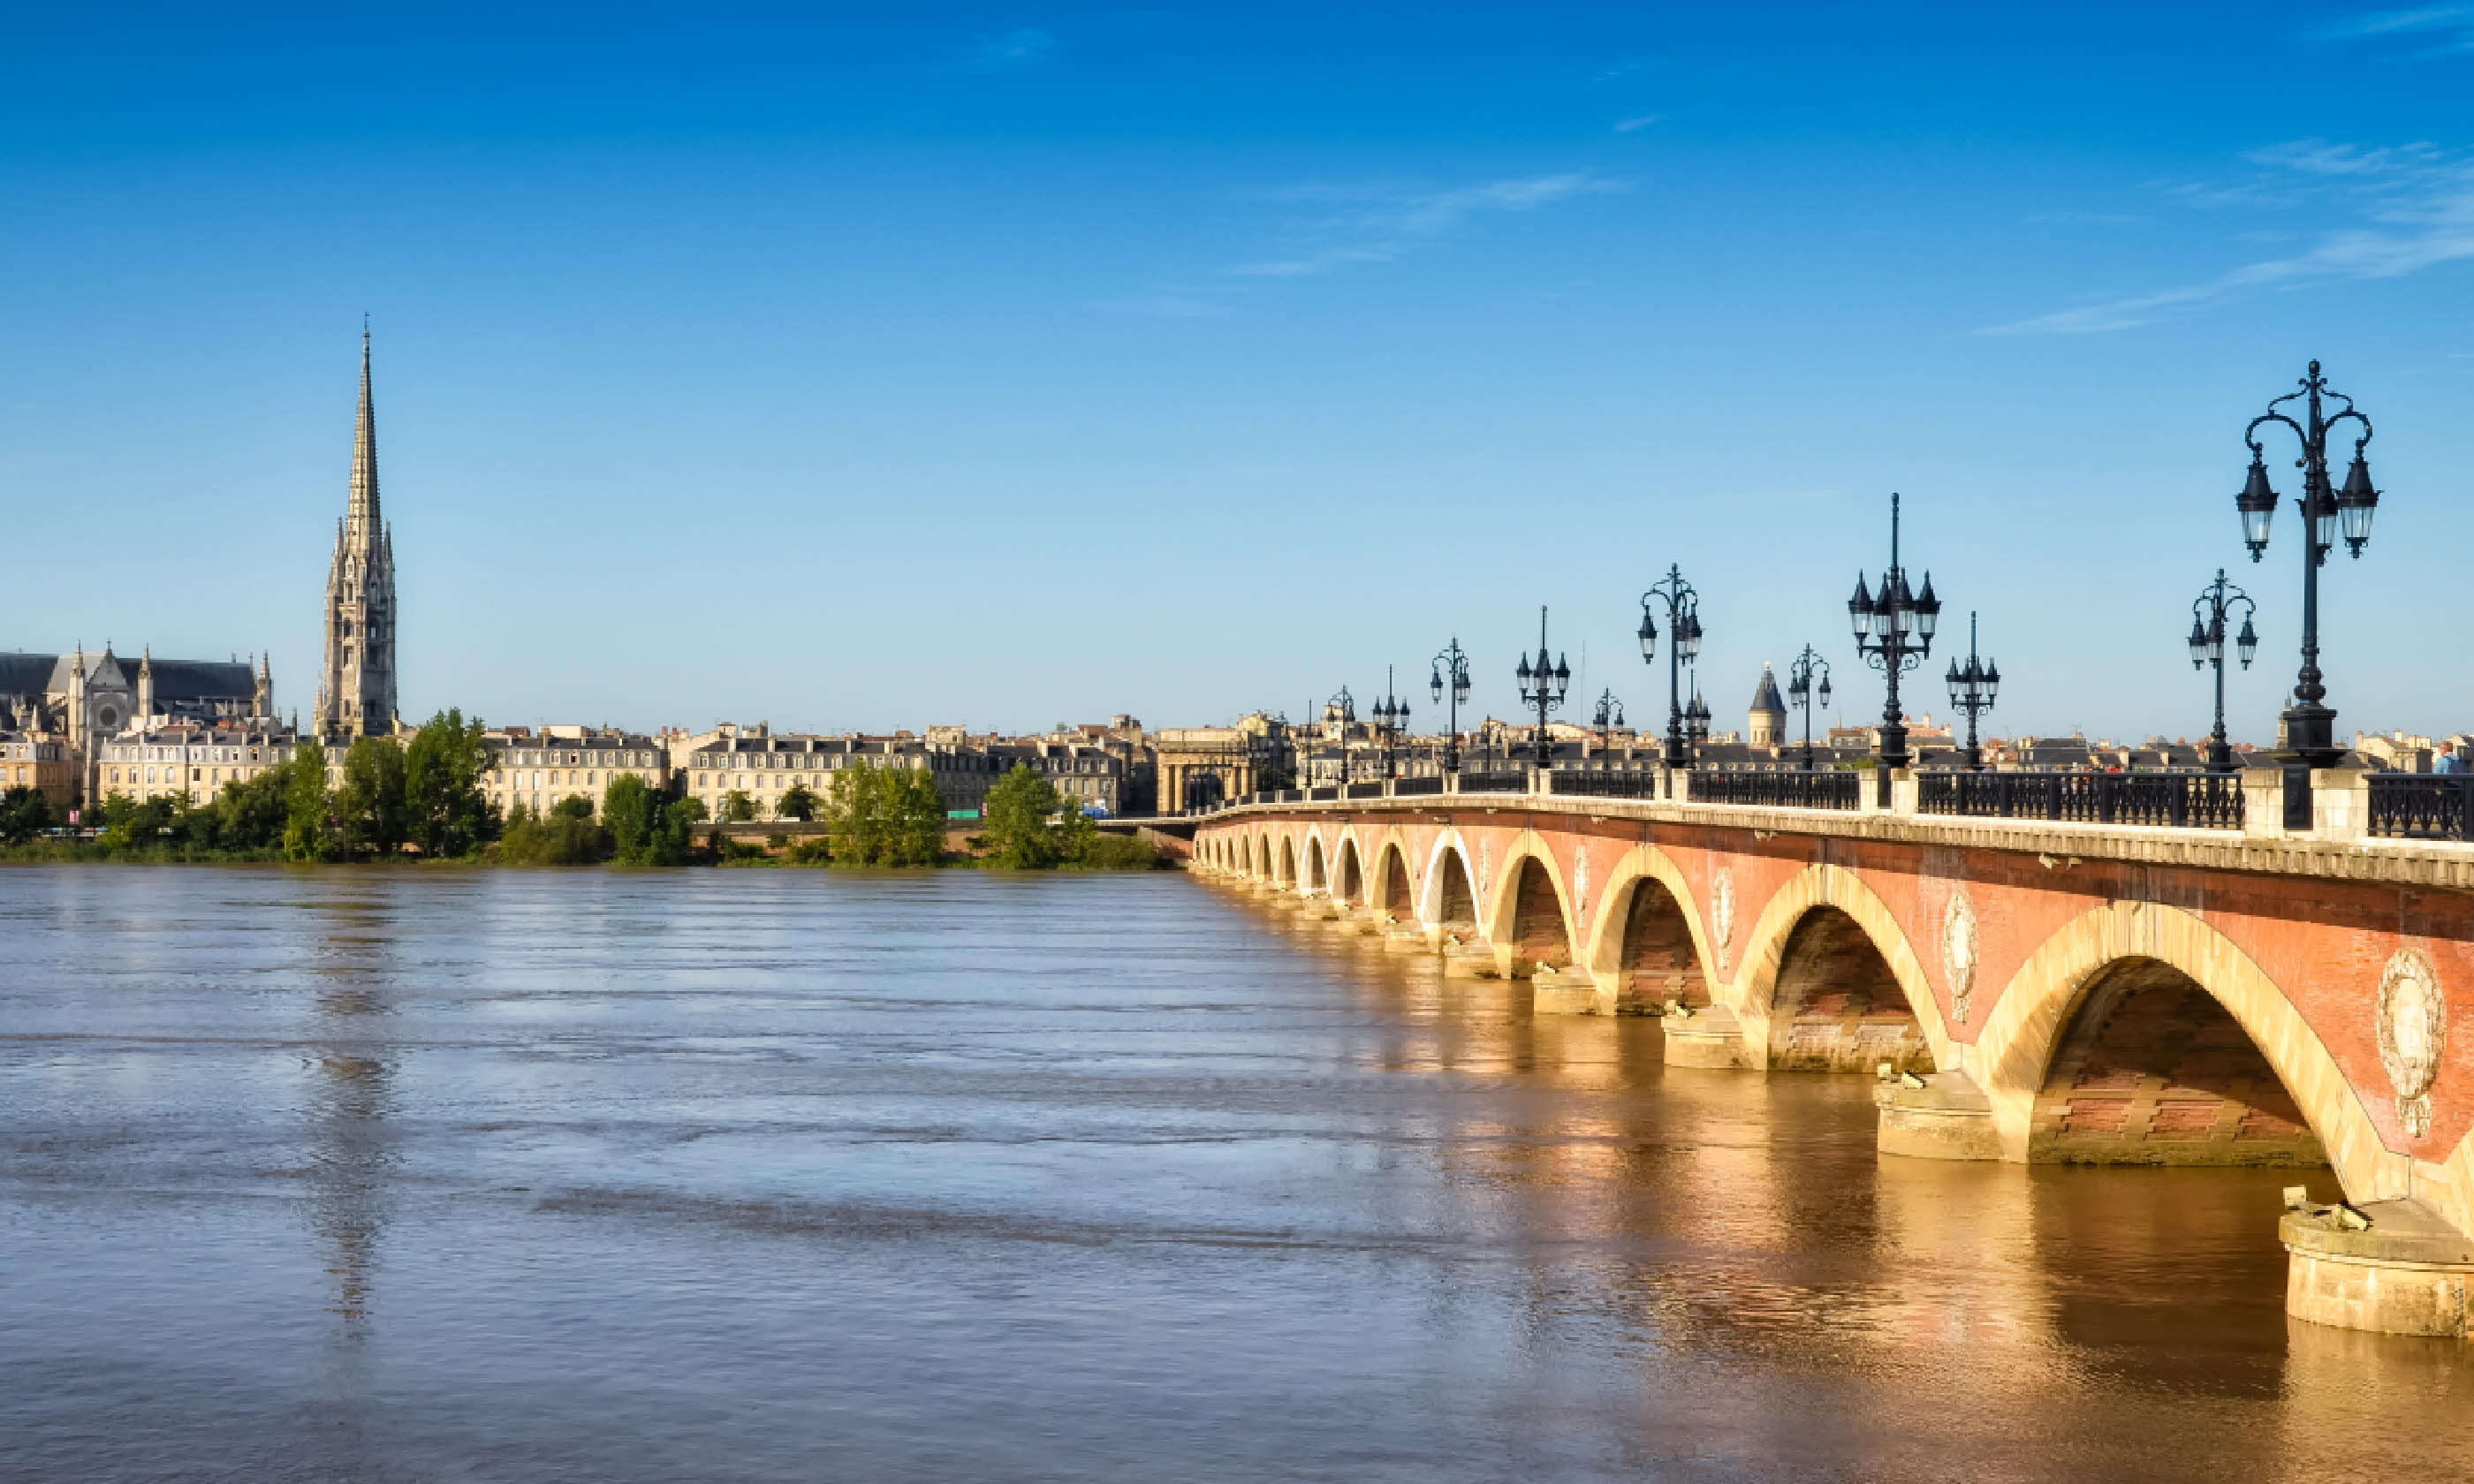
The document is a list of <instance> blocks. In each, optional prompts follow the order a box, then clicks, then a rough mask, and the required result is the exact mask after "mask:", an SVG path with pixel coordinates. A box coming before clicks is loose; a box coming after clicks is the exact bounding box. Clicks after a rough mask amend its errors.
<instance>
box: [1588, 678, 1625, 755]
mask: <svg viewBox="0 0 2474 1484" xmlns="http://www.w3.org/2000/svg"><path fill="white" fill-rule="evenodd" d="M1623 724H1624V714H1623V703H1622V702H1621V701H1619V700H1617V699H1615V693H1614V692H1613V691H1612V690H1602V691H1600V692H1598V711H1597V715H1595V716H1594V717H1592V718H1591V719H1590V721H1589V725H1590V726H1592V727H1595V728H1597V729H1598V751H1599V752H1601V753H1603V752H1605V751H1606V750H1607V749H1608V748H1609V747H1611V746H1613V742H1612V741H1611V740H1610V737H1611V735H1612V733H1613V731H1614V729H1616V728H1617V727H1620V726H1622V725H1623Z"/></svg>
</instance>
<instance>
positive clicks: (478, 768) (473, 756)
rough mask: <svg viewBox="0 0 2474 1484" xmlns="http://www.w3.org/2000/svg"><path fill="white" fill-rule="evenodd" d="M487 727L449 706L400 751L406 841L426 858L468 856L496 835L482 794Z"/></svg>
mask: <svg viewBox="0 0 2474 1484" xmlns="http://www.w3.org/2000/svg"><path fill="white" fill-rule="evenodd" d="M486 731H487V728H486V727H485V726H484V724H483V723H482V721H481V718H479V717H477V716H475V717H473V719H472V720H471V721H469V722H468V721H466V720H465V719H464V713H463V711H462V710H460V709H456V708H449V709H448V710H444V711H441V712H439V713H437V714H436V715H434V716H432V717H430V718H429V720H428V721H427V722H426V723H425V724H424V725H423V727H422V729H421V730H420V731H419V732H418V733H417V734H415V735H414V737H413V739H412V745H411V746H410V747H408V748H406V749H404V756H403V796H404V798H403V807H404V830H405V834H406V836H407V838H409V839H411V840H412V841H414V842H415V843H416V844H418V845H419V846H420V847H421V851H422V853H423V854H424V855H427V856H432V857H441V858H444V857H451V856H457V855H470V854H472V853H473V851H474V850H479V849H480V848H481V845H482V843H483V842H484V841H486V840H488V839H489V838H490V837H491V836H492V835H494V834H496V833H497V825H498V820H497V809H496V808H495V807H494V806H493V805H492V804H491V802H490V801H489V797H488V796H487V795H486V794H484V793H482V791H481V778H482V776H483V775H484V774H486V773H487V772H488V771H489V766H490V753H489V744H488V741H487V739H486V736H485V732H486Z"/></svg>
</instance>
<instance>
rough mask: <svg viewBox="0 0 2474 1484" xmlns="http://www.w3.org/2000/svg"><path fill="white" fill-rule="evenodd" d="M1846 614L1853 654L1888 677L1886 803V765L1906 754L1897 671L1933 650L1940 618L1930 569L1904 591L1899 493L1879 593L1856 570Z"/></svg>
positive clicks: (1885, 802)
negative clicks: (1917, 586)
mask: <svg viewBox="0 0 2474 1484" xmlns="http://www.w3.org/2000/svg"><path fill="white" fill-rule="evenodd" d="M1847 618H1848V622H1849V623H1850V624H1852V625H1853V626H1854V628H1855V630H1856V653H1857V654H1858V655H1861V656H1863V657H1864V659H1865V660H1866V662H1868V663H1870V664H1871V665H1872V666H1873V668H1875V669H1877V670H1879V671H1880V672H1881V673H1882V674H1883V675H1884V676H1886V677H1887V678H1888V680H1889V682H1890V683H1889V696H1888V699H1887V700H1886V701H1884V702H1883V703H1882V706H1881V742H1880V746H1879V747H1878V748H1876V749H1874V753H1873V757H1874V767H1875V771H1876V772H1877V773H1878V774H1879V775H1880V781H1879V782H1877V783H1876V784H1875V785H1874V797H1875V798H1876V799H1878V800H1879V801H1880V806H1881V807H1882V808H1885V809H1886V808H1888V807H1889V806H1890V770H1892V769H1893V768H1904V767H1905V766H1906V765H1907V763H1908V762H1909V761H1910V760H1911V759H1910V758H1909V757H1908V755H1907V723H1906V713H1905V712H1904V711H1903V710H1901V709H1900V708H1899V676H1900V675H1901V674H1902V673H1903V672H1904V671H1907V670H1912V669H1914V668H1915V667H1916V666H1917V665H1919V664H1921V663H1923V662H1924V660H1925V658H1926V657H1928V656H1929V655H1930V654H1931V653H1932V638H1933V626H1934V624H1936V623H1937V622H1939V621H1940V618H1941V600H1940V599H1939V598H1936V597H1934V596H1933V590H1932V574H1931V573H1930V572H1927V573H1926V574H1925V587H1924V591H1922V592H1909V591H1908V590H1907V574H1906V570H1905V569H1904V567H1902V566H1900V565H1899V497H1898V496H1897V495H1896V494H1893V495H1891V496H1890V564H1889V565H1888V566H1887V567H1886V568H1884V569H1883V570H1882V572H1881V591H1880V597H1878V598H1876V597H1875V596H1874V595H1873V594H1871V593H1869V592H1867V591H1865V590H1864V574H1863V573H1862V572H1860V571H1859V572H1857V573H1856V595H1855V596H1854V597H1852V598H1849V599H1848V600H1847Z"/></svg>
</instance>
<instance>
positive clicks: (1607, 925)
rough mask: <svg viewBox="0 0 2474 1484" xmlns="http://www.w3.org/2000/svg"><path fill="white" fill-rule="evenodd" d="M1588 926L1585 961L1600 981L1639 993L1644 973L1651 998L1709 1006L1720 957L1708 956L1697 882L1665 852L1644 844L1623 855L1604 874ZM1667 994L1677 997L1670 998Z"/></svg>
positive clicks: (1709, 954) (1619, 995)
mask: <svg viewBox="0 0 2474 1484" xmlns="http://www.w3.org/2000/svg"><path fill="white" fill-rule="evenodd" d="M1679 940H1680V941H1679ZM1653 960H1654V962H1653ZM1584 962H1585V963H1586V964H1587V965H1588V967H1589V970H1590V972H1591V973H1592V974H1593V975H1595V976H1596V977H1597V978H1598V980H1599V982H1600V983H1606V982H1608V980H1609V979H1611V978H1613V977H1615V976H1622V977H1623V978H1625V979H1626V980H1627V981H1628V982H1626V983H1625V984H1624V985H1623V986H1622V989H1621V990H1619V991H1618V992H1617V993H1618V997H1621V995H1622V993H1623V991H1634V992H1635V993H1636V994H1637V993H1638V992H1637V989H1636V984H1637V982H1638V981H1639V980H1641V979H1642V978H1643V977H1644V976H1647V977H1650V978H1652V979H1653V980H1654V982H1653V983H1651V984H1650V985H1648V986H1646V987H1647V988H1648V989H1649V990H1650V991H1651V993H1649V994H1648V995H1647V996H1646V997H1648V998H1650V999H1653V1000H1659V1001H1662V1000H1665V999H1667V998H1670V997H1672V998H1675V999H1679V1000H1681V1001H1682V1002H1683V1003H1685V1004H1686V1005H1707V1004H1710V1003H1711V1002H1712V999H1713V995H1712V993H1711V987H1712V986H1714V985H1717V984H1718V983H1719V976H1718V973H1717V969H1716V967H1715V966H1716V963H1717V955H1716V954H1714V953H1713V952H1711V951H1710V942H1709V935H1708V932H1707V930H1706V929H1705V928H1704V927H1703V925H1702V915H1701V907H1700V903H1699V902H1698V901H1697V900H1696V899H1695V898H1694V894H1693V891H1692V883H1691V882H1690V881H1689V880H1688V879H1686V876H1685V874H1684V872H1683V871H1682V870H1681V869H1680V868H1679V867H1678V866H1677V865H1676V863H1675V859H1674V857H1672V856H1670V855H1668V854H1667V853H1666V852H1665V851H1664V850H1660V849H1659V848H1658V847H1656V846H1654V845H1641V846H1635V847H1634V848H1633V849H1632V850H1629V851H1627V852H1625V854H1624V856H1623V857H1622V858H1621V859H1620V860H1618V861H1616V862H1615V865H1614V869H1613V870H1612V871H1610V872H1609V873H1607V878H1606V882H1605V884H1604V885H1603V886H1602V887H1601V888H1600V890H1599V893H1598V901H1597V906H1596V909H1595V910H1594V911H1592V912H1591V913H1590V914H1589V947H1588V951H1587V955H1586V957H1585V959H1584ZM1670 990H1672V991H1674V992H1676V993H1673V994H1672V995H1670V993H1668V992H1669V991H1670Z"/></svg>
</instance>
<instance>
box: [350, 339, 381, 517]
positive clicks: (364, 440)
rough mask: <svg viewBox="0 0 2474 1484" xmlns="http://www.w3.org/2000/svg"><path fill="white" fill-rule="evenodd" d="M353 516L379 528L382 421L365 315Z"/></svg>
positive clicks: (354, 429) (354, 445)
mask: <svg viewBox="0 0 2474 1484" xmlns="http://www.w3.org/2000/svg"><path fill="white" fill-rule="evenodd" d="M377 519H378V425H377V414H376V412H375V411H374V410H372V407H371V405H370V322H369V317H368V316H367V315H364V316H362V317H361V414H360V419H359V421H357V422H356V423H354V424H353V427H352V520H353V521H354V523H355V525H356V526H357V528H358V530H357V531H356V533H355V534H359V533H362V532H375V531H376V528H377Z"/></svg>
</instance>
